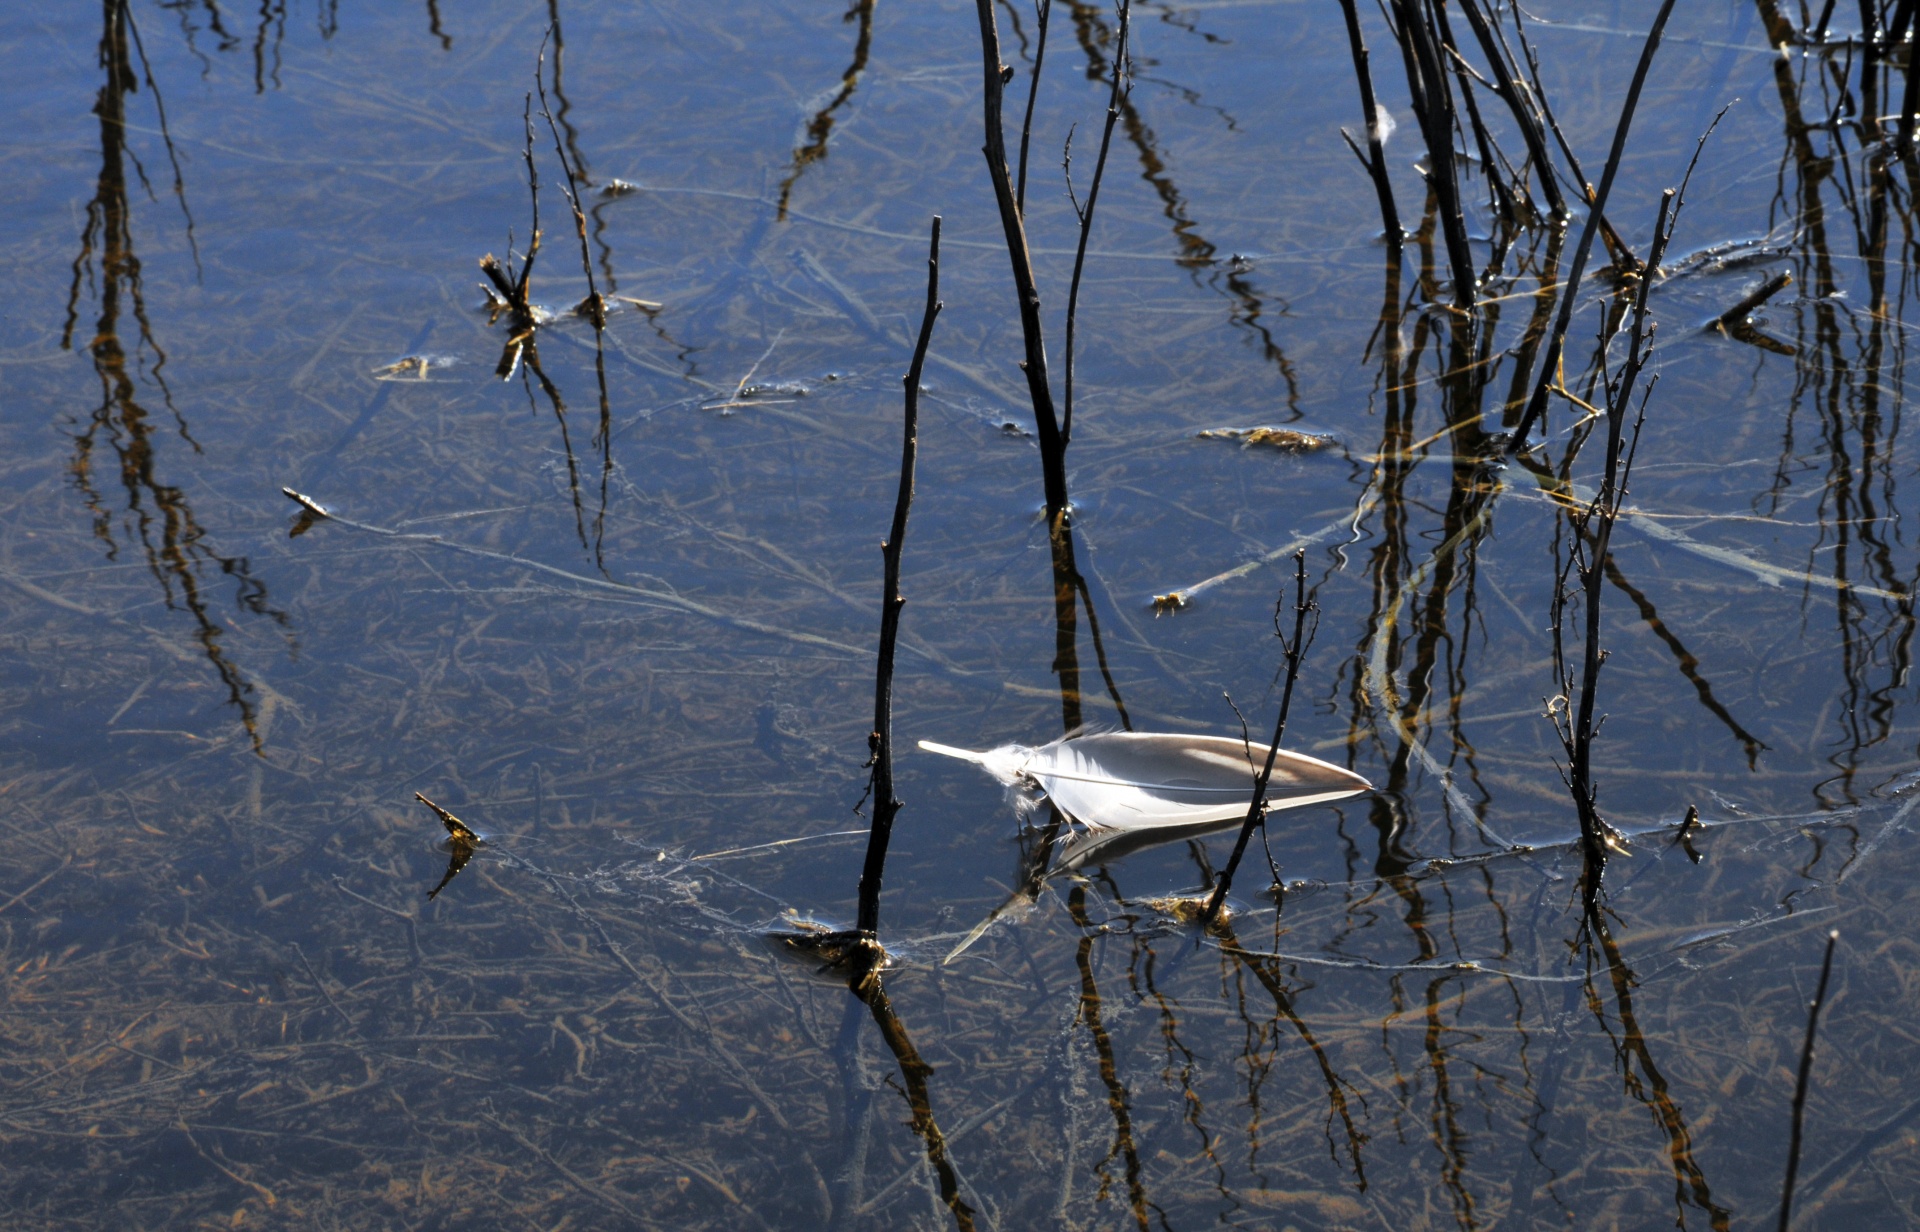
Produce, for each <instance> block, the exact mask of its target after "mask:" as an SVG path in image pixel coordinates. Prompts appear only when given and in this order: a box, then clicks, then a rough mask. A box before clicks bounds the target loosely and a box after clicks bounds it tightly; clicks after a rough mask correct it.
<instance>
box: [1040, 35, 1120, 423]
mask: <svg viewBox="0 0 1920 1232" xmlns="http://www.w3.org/2000/svg"><path fill="white" fill-rule="evenodd" d="M1132 8H1133V2H1132V0H1120V31H1119V35H1118V38H1117V40H1116V42H1115V45H1114V52H1113V92H1112V93H1111V94H1110V95H1108V97H1107V126H1106V128H1105V129H1104V130H1102V131H1101V134H1100V156H1099V158H1097V159H1095V160H1094V164H1093V183H1092V184H1091V185H1089V186H1088V188H1087V203H1086V204H1085V205H1081V204H1080V201H1079V198H1077V197H1075V196H1074V195H1073V162H1072V149H1073V145H1072V142H1073V135H1072V133H1068V135H1067V142H1068V145H1067V150H1068V153H1067V156H1066V159H1065V166H1064V170H1065V172H1066V177H1067V199H1068V200H1069V201H1071V202H1072V203H1073V212H1074V214H1075V215H1076V216H1077V217H1078V218H1079V220H1080V246H1079V247H1078V248H1076V249H1075V250H1074V253H1073V281H1072V282H1071V283H1069V284H1068V287H1067V353H1066V356H1065V357H1064V359H1063V360H1062V372H1061V376H1062V381H1061V384H1062V392H1063V398H1062V414H1061V416H1060V447H1061V448H1062V449H1065V448H1066V447H1067V446H1068V445H1069V444H1071V443H1072V441H1073V328H1074V321H1075V318H1076V317H1077V316H1078V314H1079V309H1080V273H1081V271H1082V270H1084V269H1085V268H1086V264H1087V237H1088V236H1090V235H1092V234H1093V207H1094V206H1095V204H1097V203H1098V202H1099V200H1100V181H1101V179H1102V177H1104V176H1105V175H1106V171H1107V151H1108V149H1110V148H1111V147H1112V145H1113V126H1114V124H1116V123H1117V122H1118V121H1119V119H1120V103H1121V100H1122V99H1123V98H1125V97H1127V96H1128V95H1130V94H1132V92H1133V80H1132V76H1131V74H1130V73H1129V72H1128V70H1127V35H1128V32H1129V30H1130V28H1131V27H1130V24H1129V23H1130V19H1131V17H1132ZM1025 147H1026V134H1025V133H1022V134H1021V151H1020V153H1021V158H1022V162H1023V166H1024V160H1025V157H1026V148H1025Z"/></svg>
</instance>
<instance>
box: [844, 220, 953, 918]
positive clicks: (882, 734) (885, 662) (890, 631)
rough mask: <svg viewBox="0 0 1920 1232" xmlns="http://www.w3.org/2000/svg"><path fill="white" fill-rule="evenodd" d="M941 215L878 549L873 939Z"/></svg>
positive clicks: (869, 895) (889, 823) (868, 909)
mask: <svg viewBox="0 0 1920 1232" xmlns="http://www.w3.org/2000/svg"><path fill="white" fill-rule="evenodd" d="M940 308H941V303H940V216H939V215H938V214H936V215H934V217H933V232H932V237H931V238H930V239H929V240H928V243H927V307H926V311H925V312H924V313H923V314H922V316H921V318H920V337H919V339H918V341H916V342H915V343H914V346H913V363H912V364H911V365H910V366H909V367H908V368H907V375H906V378H905V380H906V387H907V390H906V415H905V422H904V424H903V426H902V429H901V446H900V491H899V495H898V496H897V497H896V498H895V500H894V505H893V526H892V528H891V529H890V530H889V531H888V533H887V541H886V542H885V543H883V544H882V545H881V546H880V551H881V555H882V556H883V557H884V558H885V561H886V581H885V590H884V593H883V595H882V597H881V600H880V660H879V666H878V668H877V669H876V670H875V672H874V686H873V731H872V733H871V734H869V735H868V736H867V746H868V748H869V750H870V751H871V753H872V761H871V763H870V764H871V765H872V767H873V777H872V779H871V780H870V790H871V792H872V795H873V828H872V829H871V830H870V831H869V832H868V838H867V860H866V865H865V866H864V868H863V869H862V870H861V873H860V916H859V920H858V922H857V923H856V925H855V927H856V928H857V929H858V930H859V931H860V932H862V933H865V934H866V935H867V936H868V937H869V938H871V937H872V936H873V935H874V934H875V933H877V932H878V931H879V928H880V883H881V878H882V875H883V874H884V873H885V871H886V866H887V842H888V840H889V839H891V838H892V837H893V819H894V816H895V815H896V814H897V813H899V811H900V801H899V800H898V799H896V798H895V797H894V794H893V653H894V647H895V645H896V643H898V641H899V639H900V609H901V608H903V607H905V606H906V603H907V601H906V599H904V598H903V597H901V594H900V551H901V548H902V547H903V546H904V545H905V543H906V538H907V514H908V512H909V511H910V510H911V509H912V507H913V468H914V461H915V455H916V454H917V453H918V451H919V447H920V437H919V431H920V374H921V372H922V371H923V370H924V369H925V368H926V364H927V345H928V344H929V343H930V342H932V341H933V321H934V318H935V317H937V316H939V315H940Z"/></svg>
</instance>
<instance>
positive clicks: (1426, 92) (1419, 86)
mask: <svg viewBox="0 0 1920 1232" xmlns="http://www.w3.org/2000/svg"><path fill="white" fill-rule="evenodd" d="M1392 8H1393V14H1394V20H1395V22H1396V24H1397V26H1398V29H1397V34H1398V37H1399V41H1400V52H1401V56H1402V58H1403V60H1404V61H1405V63H1406V71H1407V93H1408V97H1409V100H1410V101H1411V103H1412V105H1413V113H1414V118H1415V119H1416V120H1418V121H1419V123H1420V134H1421V137H1422V139H1423V140H1424V141H1425V142H1426V146H1427V183H1428V185H1429V186H1431V187H1432V189H1433V194H1434V201H1435V205H1436V207H1437V209H1438V212H1439V216H1440V231H1441V235H1442V236H1443V238H1444V239H1445V241H1446V249H1447V264H1448V266H1449V269H1450V272H1451V273H1452V275H1453V304H1454V307H1456V308H1459V309H1461V310H1462V311H1465V310H1468V309H1471V308H1472V307H1473V303H1474V296H1475V292H1476V288H1475V286H1474V281H1475V279H1474V272H1473V251H1472V247H1471V245H1470V244H1469V243H1468V240H1467V222H1466V215H1465V214H1464V213H1463V212H1462V209H1461V204H1460V177H1459V172H1458V168H1457V165H1456V164H1457V161H1458V160H1457V159H1456V157H1455V155H1454V150H1453V134H1454V132H1455V130H1456V129H1457V128H1458V126H1459V124H1458V120H1457V118H1456V117H1455V115H1454V111H1453V89H1452V87H1451V85H1449V84H1448V80H1447V73H1446V69H1445V68H1444V67H1443V66H1442V63H1441V55H1440V50H1439V47H1438V45H1437V37H1436V32H1435V31H1434V29H1433V27H1432V26H1430V25H1429V24H1428V23H1427V17H1426V14H1425V13H1424V12H1423V11H1422V6H1421V4H1420V3H1419V0H1392Z"/></svg>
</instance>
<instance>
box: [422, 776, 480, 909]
mask: <svg viewBox="0 0 1920 1232" xmlns="http://www.w3.org/2000/svg"><path fill="white" fill-rule="evenodd" d="M413 798H414V799H416V800H418V801H419V802H420V803H422V804H424V805H426V806H427V807H428V808H430V809H432V810H433V812H434V816H436V817H438V818H439V819H440V824H441V825H443V826H445V827H446V828H447V842H446V848H447V873H446V876H444V877H442V878H440V884H439V885H437V886H435V887H433V889H431V890H428V891H427V898H428V899H429V900H431V899H433V898H436V897H438V896H439V894H440V891H442V890H444V889H446V888H447V883H448V882H450V881H452V880H453V879H454V878H455V877H458V876H459V875H460V870H461V869H463V868H465V867H466V866H467V861H469V860H471V859H473V853H474V852H475V851H478V850H479V849H480V848H482V847H485V846H486V845H487V840H486V839H484V838H482V837H480V835H478V834H476V833H474V831H473V830H472V829H470V828H469V827H468V826H467V823H466V822H464V821H461V820H460V819H459V818H458V817H455V816H454V815H453V814H452V813H449V812H448V811H447V810H445V809H443V808H441V807H440V806H439V805H437V804H435V803H434V802H433V801H431V800H429V799H427V798H426V797H425V796H423V795H421V794H420V793H419V792H417V791H416V792H414V793H413Z"/></svg>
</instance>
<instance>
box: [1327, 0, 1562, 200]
mask: <svg viewBox="0 0 1920 1232" xmlns="http://www.w3.org/2000/svg"><path fill="white" fill-rule="evenodd" d="M1343 2H1344V3H1347V4H1349V5H1351V2H1352V0H1343ZM1460 11H1461V12H1463V13H1465V14H1466V15H1467V24H1468V25H1469V26H1471V27H1473V36H1474V39H1475V40H1476V41H1478V42H1479V44H1480V51H1481V53H1482V54H1483V55H1485V56H1486V57H1487V66H1488V68H1490V69H1491V70H1492V71H1493V77H1492V79H1491V81H1490V82H1489V84H1490V85H1491V86H1492V87H1493V92H1494V93H1495V94H1497V95H1499V96H1500V100H1501V101H1502V102H1504V103H1506V105H1507V110H1508V111H1510V112H1512V113H1513V122H1514V123H1515V124H1516V125H1518V126H1519V129H1520V139H1521V140H1522V141H1524V142H1526V146H1527V157H1529V158H1531V159H1532V160H1533V165H1534V169H1535V170H1536V171H1537V172H1538V173H1539V176H1540V191H1541V192H1542V193H1543V194H1545V196H1546V198H1547V208H1548V209H1550V210H1552V211H1553V212H1554V213H1555V214H1557V215H1561V216H1563V217H1564V216H1565V214H1566V212H1567V203H1566V200H1565V199H1564V198H1563V197H1561V195H1560V184H1559V181H1558V180H1557V179H1556V177H1555V176H1554V173H1553V157H1552V155H1551V154H1550V153H1549V152H1548V150H1547V141H1546V136H1545V134H1544V133H1542V132H1541V116H1540V112H1539V111H1538V110H1537V109H1536V108H1534V107H1531V106H1529V105H1528V101H1527V99H1526V98H1524V97H1522V94H1521V87H1520V82H1519V76H1518V74H1517V73H1516V72H1515V68H1514V65H1512V64H1511V63H1509V62H1508V59H1507V56H1506V53H1505V49H1504V48H1503V47H1502V46H1501V44H1500V42H1499V41H1497V40H1496V39H1495V38H1494V34H1493V29H1492V27H1491V26H1490V25H1489V24H1488V22H1487V18H1486V14H1484V13H1482V12H1481V11H1480V5H1479V2H1478V0H1460ZM1349 25H1351V21H1349ZM1488 170H1489V172H1491V170H1492V169H1491V168H1489V169H1488Z"/></svg>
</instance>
